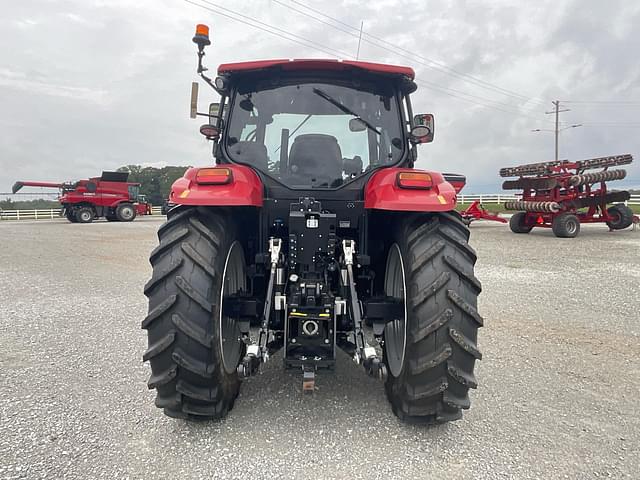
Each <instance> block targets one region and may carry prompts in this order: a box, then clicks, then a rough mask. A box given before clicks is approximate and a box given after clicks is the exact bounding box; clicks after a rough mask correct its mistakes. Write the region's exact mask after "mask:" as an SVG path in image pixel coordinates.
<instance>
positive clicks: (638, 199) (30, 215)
mask: <svg viewBox="0 0 640 480" xmlns="http://www.w3.org/2000/svg"><path fill="white" fill-rule="evenodd" d="M476 200H480V203H495V204H497V203H503V202H506V201H508V200H518V197H517V196H516V195H509V194H506V195H505V194H502V193H482V194H478V195H462V194H461V195H458V203H471V202H474V201H476ZM624 203H625V204H627V205H640V195H631V198H630V199H629V200H628V201H626V202H624ZM151 215H161V213H160V206H157V207H151ZM52 218H60V209H59V208H47V209H40V210H2V209H0V220H43V219H52Z"/></svg>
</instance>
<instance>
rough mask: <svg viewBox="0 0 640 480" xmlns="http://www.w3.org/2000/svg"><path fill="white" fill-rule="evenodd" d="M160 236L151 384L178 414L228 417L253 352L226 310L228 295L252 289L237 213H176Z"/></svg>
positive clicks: (160, 402)
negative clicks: (242, 367) (233, 217)
mask: <svg viewBox="0 0 640 480" xmlns="http://www.w3.org/2000/svg"><path fill="white" fill-rule="evenodd" d="M158 238H159V239H160V245H159V246H158V247H157V248H156V249H155V250H154V251H153V252H152V253H151V257H150V262H151V265H152V266H153V275H152V278H151V280H149V282H147V284H146V286H145V289H144V293H145V295H146V296H147V297H149V314H148V315H147V317H146V318H145V319H144V321H143V322H142V328H144V329H146V330H147V333H148V338H149V348H148V350H147V351H146V352H145V354H144V356H143V360H145V361H146V360H149V363H150V364H151V378H150V379H149V383H148V386H149V388H150V389H155V390H156V393H157V397H156V401H155V404H156V406H157V407H159V408H163V409H164V413H165V414H166V415H168V416H170V417H175V418H185V419H192V420H202V419H212V418H215V419H219V418H223V417H224V416H226V415H227V412H228V411H229V410H231V408H232V407H233V403H234V401H235V399H236V397H237V396H238V391H239V388H240V381H239V380H238V375H237V373H236V370H237V366H238V364H239V363H240V360H241V359H242V357H243V356H244V353H245V346H244V343H243V342H242V339H241V334H240V331H239V329H238V326H237V325H236V323H235V321H233V320H232V319H231V318H228V317H224V316H223V315H222V311H221V308H222V298H223V297H224V296H226V295H230V294H233V293H237V292H239V291H240V290H246V268H245V260H244V251H243V248H242V245H241V244H240V243H239V242H238V241H236V240H235V238H236V233H235V228H234V224H233V223H232V222H231V221H230V219H229V218H228V217H227V216H225V215H222V214H219V213H214V212H211V211H210V210H207V209H206V208H190V209H187V210H182V211H179V212H176V213H175V214H173V215H172V216H171V218H169V220H168V221H167V223H165V224H164V225H163V226H162V227H160V229H159V230H158Z"/></svg>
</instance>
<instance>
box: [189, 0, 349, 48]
mask: <svg viewBox="0 0 640 480" xmlns="http://www.w3.org/2000/svg"><path fill="white" fill-rule="evenodd" d="M184 1H185V2H186V3H190V4H191V5H195V6H197V7H200V8H202V9H204V10H208V11H210V12H212V13H215V14H217V15H221V16H223V17H226V18H230V19H232V20H235V21H237V22H240V23H243V24H245V25H249V26H251V27H254V28H257V29H259V30H262V31H264V32H267V33H270V34H271V35H275V36H276V37H280V38H283V39H285V40H289V41H291V42H294V43H297V44H298V45H302V46H303V47H307V48H315V49H316V50H319V51H321V52H324V53H326V54H328V55H331V56H334V57H349V58H353V56H352V55H350V54H348V53H346V52H342V51H340V50H335V49H333V48H330V47H327V46H324V45H320V44H318V43H316V42H313V41H311V40H308V39H306V38H304V37H301V36H299V35H296V34H293V33H290V32H288V31H286V30H284V29H282V28H278V27H275V26H273V25H269V24H268V23H265V22H262V21H260V20H257V19H255V18H253V17H249V16H247V15H244V14H242V13H238V12H235V11H233V10H231V9H228V8H225V7H223V6H221V5H217V4H215V3H213V2H209V1H208V0H199V1H201V2H203V3H206V4H208V5H211V6H213V7H216V8H218V9H219V10H223V11H225V12H229V13H223V12H221V11H219V10H214V9H213V8H210V7H207V6H205V5H200V4H199V3H196V2H194V1H192V0H184ZM230 14H233V15H236V16H237V17H241V18H246V19H248V20H250V21H252V22H255V23H256V24H258V25H255V24H253V23H250V22H248V21H245V20H242V19H241V18H237V17H234V16H232V15H230ZM260 25H262V26H260ZM269 29H271V30H269ZM274 30H275V31H274ZM278 32H281V33H278ZM336 54H337V55H336Z"/></svg>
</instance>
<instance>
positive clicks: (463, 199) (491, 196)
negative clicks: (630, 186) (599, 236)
mask: <svg viewBox="0 0 640 480" xmlns="http://www.w3.org/2000/svg"><path fill="white" fill-rule="evenodd" d="M519 199H520V197H519V196H517V195H512V194H503V193H483V194H479V195H463V194H460V195H458V203H471V202H475V201H476V200H480V203H503V202H507V201H509V200H519ZM624 203H625V205H640V195H631V198H630V199H629V200H627V201H626V202H624Z"/></svg>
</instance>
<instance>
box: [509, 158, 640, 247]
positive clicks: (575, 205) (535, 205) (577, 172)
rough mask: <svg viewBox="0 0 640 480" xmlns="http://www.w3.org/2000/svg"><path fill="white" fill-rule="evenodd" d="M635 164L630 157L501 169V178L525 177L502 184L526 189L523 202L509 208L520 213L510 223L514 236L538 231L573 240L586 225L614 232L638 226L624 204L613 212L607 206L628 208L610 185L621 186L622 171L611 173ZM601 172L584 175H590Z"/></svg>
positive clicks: (624, 196)
mask: <svg viewBox="0 0 640 480" xmlns="http://www.w3.org/2000/svg"><path fill="white" fill-rule="evenodd" d="M632 161H633V157H632V156H631V155H629V154H625V155H616V156H610V157H600V158H592V159H588V160H579V161H575V162H569V161H567V160H562V161H554V162H543V163H532V164H528V165H520V166H517V167H508V168H502V169H500V176H501V177H520V178H519V179H518V180H507V181H505V182H504V183H503V184H502V188H503V189H505V190H519V189H522V190H523V192H522V194H521V195H522V199H521V200H517V201H509V202H505V204H504V207H505V209H506V210H521V211H519V212H517V213H515V214H514V215H513V216H512V217H511V221H510V222H509V226H510V227H511V231H512V232H514V233H529V232H530V231H531V230H532V229H533V227H545V228H551V229H552V230H553V233H554V234H555V236H556V237H562V238H573V237H575V236H577V235H578V233H579V232H580V224H581V223H598V222H602V223H606V224H607V225H608V226H609V228H610V229H611V230H621V229H623V228H627V227H629V226H631V224H632V223H633V219H634V215H633V211H632V210H631V209H630V208H629V207H627V206H626V205H624V204H623V203H617V204H616V205H613V206H611V207H609V208H607V204H610V203H616V202H624V201H626V200H628V199H629V198H630V195H629V192H627V191H608V190H607V185H606V182H608V181H612V180H622V179H623V178H625V176H626V175H627V172H626V171H625V170H623V169H616V170H609V168H610V167H615V166H619V165H627V164H629V163H631V162H632ZM592 169H602V170H601V171H599V172H593V173H585V171H587V170H592Z"/></svg>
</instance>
